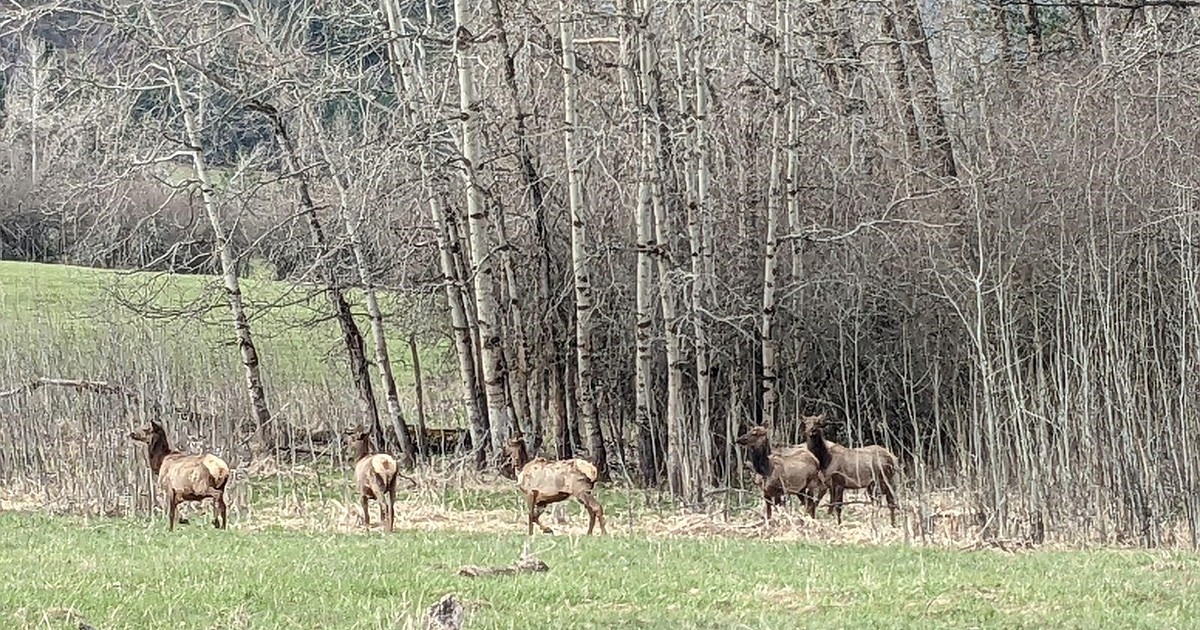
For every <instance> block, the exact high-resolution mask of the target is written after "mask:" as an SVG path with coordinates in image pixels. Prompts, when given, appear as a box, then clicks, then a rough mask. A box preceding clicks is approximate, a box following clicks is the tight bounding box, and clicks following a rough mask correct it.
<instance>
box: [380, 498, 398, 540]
mask: <svg viewBox="0 0 1200 630" xmlns="http://www.w3.org/2000/svg"><path fill="white" fill-rule="evenodd" d="M384 496H386V497H387V498H386V499H385V500H384V502H383V507H384V509H386V510H387V516H386V518H387V530H388V531H389V532H391V531H395V529H396V492H395V490H394V489H393V490H389V491H388V492H387V493H386V494H385V495H384Z"/></svg>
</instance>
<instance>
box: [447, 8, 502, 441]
mask: <svg viewBox="0 0 1200 630" xmlns="http://www.w3.org/2000/svg"><path fill="white" fill-rule="evenodd" d="M467 4H468V3H467V0H454V22H455V25H456V27H457V28H456V31H455V36H454V47H455V60H456V61H457V64H458V93H459V116H460V130H461V134H462V138H461V140H462V156H463V164H462V174H463V182H464V184H465V186H466V190H467V223H468V232H470V246H471V262H472V269H471V271H472V274H473V275H474V278H475V305H476V308H475V310H476V317H477V319H478V321H477V323H478V326H479V337H480V359H481V363H482V364H483V381H484V395H485V396H486V398H487V408H488V423H489V425H490V428H491V438H492V440H491V447H492V449H494V452H496V453H499V452H501V450H502V449H503V448H504V445H505V442H507V441H508V433H509V431H510V429H511V425H512V411H511V409H510V408H509V405H508V399H507V395H506V394H507V390H508V376H507V374H506V369H505V367H504V366H503V357H504V347H503V340H502V339H501V338H500V335H499V325H498V324H499V322H498V318H497V315H498V309H497V308H496V297H495V289H494V284H495V278H494V277H493V268H492V258H491V257H492V234H491V230H492V226H491V220H490V217H489V214H488V208H487V205H486V204H485V203H484V198H483V189H482V188H481V186H480V183H479V180H478V169H479V165H480V159H481V156H482V151H481V149H480V140H481V138H480V130H479V125H480V116H481V113H480V106H479V102H478V98H477V97H476V94H475V64H476V59H475V53H474V48H475V43H474V33H475V31H477V30H478V27H476V28H472V26H474V20H473V19H472V16H471V15H470V14H469V12H468V7H467Z"/></svg>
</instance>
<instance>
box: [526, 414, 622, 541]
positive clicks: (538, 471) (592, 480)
mask: <svg viewBox="0 0 1200 630" xmlns="http://www.w3.org/2000/svg"><path fill="white" fill-rule="evenodd" d="M504 451H505V452H506V453H507V454H508V456H509V458H510V459H511V461H512V467H513V470H515V471H517V488H518V489H520V490H521V493H522V494H524V495H525V503H526V505H527V506H528V508H529V535H533V524H534V523H537V525H538V527H541V528H542V531H543V532H545V533H547V534H552V533H554V532H553V530H551V529H550V528H549V527H546V526H545V525H543V524H542V521H541V517H542V512H544V511H545V510H546V506H548V505H550V504H552V503H558V502H559V501H564V500H566V499H569V498H572V497H574V498H575V500H576V501H579V503H580V504H582V505H583V507H584V509H586V510H587V511H588V532H587V533H588V535H591V533H592V531H593V529H595V527H596V522H597V521H599V523H600V533H601V534H606V533H608V532H607V531H606V530H605V528H604V507H603V506H601V505H600V502H599V501H597V500H596V497H595V496H594V495H593V494H592V493H593V491H594V490H595V487H596V480H597V479H598V478H599V475H598V474H597V470H596V466H595V465H593V464H592V463H591V462H589V461H587V460H583V459H578V458H576V459H566V460H557V461H551V460H548V459H546V458H544V457H538V458H536V459H533V460H532V461H531V460H530V459H529V451H528V450H527V449H526V448H525V438H524V437H523V436H521V435H517V436H516V437H514V438H513V439H512V440H510V441H509V443H508V446H507V447H505V449H504Z"/></svg>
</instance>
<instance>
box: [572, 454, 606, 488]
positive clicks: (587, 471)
mask: <svg viewBox="0 0 1200 630" xmlns="http://www.w3.org/2000/svg"><path fill="white" fill-rule="evenodd" d="M575 468H577V469H578V470H579V472H581V473H583V475H584V476H585V477H587V478H588V479H591V480H592V483H596V480H597V479H599V478H600V473H599V471H597V470H596V466H595V465H594V464H592V462H589V461H587V460H586V459H576V460H575Z"/></svg>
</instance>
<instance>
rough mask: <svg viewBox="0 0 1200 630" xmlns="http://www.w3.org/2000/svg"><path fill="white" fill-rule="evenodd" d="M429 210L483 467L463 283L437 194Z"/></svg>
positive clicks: (484, 429) (484, 430) (484, 448)
mask: <svg viewBox="0 0 1200 630" xmlns="http://www.w3.org/2000/svg"><path fill="white" fill-rule="evenodd" d="M429 210H430V213H431V214H432V216H433V224H434V232H435V235H436V239H437V244H438V257H439V261H440V263H441V266H442V276H443V280H442V281H443V284H444V286H445V290H446V302H447V304H449V306H450V327H451V328H452V329H453V331H454V347H455V349H456V350H457V351H456V352H455V355H456V356H457V357H458V377H459V382H460V383H461V384H462V389H463V404H465V405H466V406H467V417H468V419H469V420H470V424H471V446H472V449H473V450H474V452H475V464H476V466H478V467H479V468H481V469H482V468H483V467H484V466H486V465H487V454H488V450H489V449H488V443H489V430H488V417H487V416H486V415H484V413H483V409H482V408H481V407H480V404H479V380H478V378H477V372H476V371H475V343H474V340H473V339H472V337H471V328H470V324H469V323H468V321H467V313H466V306H465V304H464V302H465V296H464V295H463V290H462V287H463V285H464V284H465V283H464V282H463V281H462V280H461V279H460V278H459V276H458V266H457V265H456V264H455V261H454V259H455V253H454V250H453V247H454V246H453V245H452V242H453V239H452V235H451V234H450V232H449V230H448V229H447V223H446V216H445V215H446V213H445V210H444V209H443V208H442V200H441V199H440V198H439V196H438V195H433V196H432V198H431V199H430V201H429Z"/></svg>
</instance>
